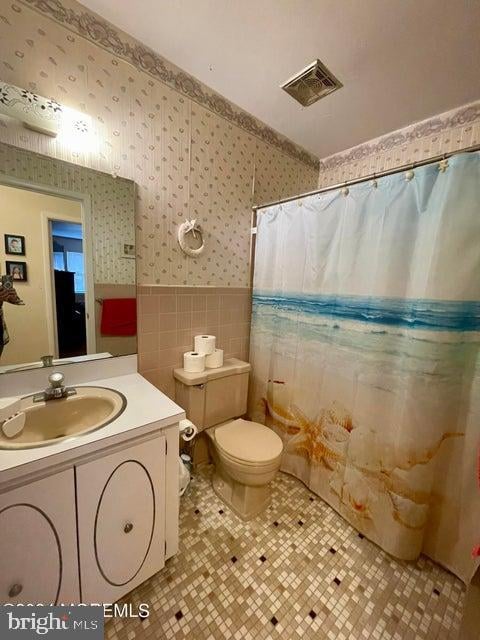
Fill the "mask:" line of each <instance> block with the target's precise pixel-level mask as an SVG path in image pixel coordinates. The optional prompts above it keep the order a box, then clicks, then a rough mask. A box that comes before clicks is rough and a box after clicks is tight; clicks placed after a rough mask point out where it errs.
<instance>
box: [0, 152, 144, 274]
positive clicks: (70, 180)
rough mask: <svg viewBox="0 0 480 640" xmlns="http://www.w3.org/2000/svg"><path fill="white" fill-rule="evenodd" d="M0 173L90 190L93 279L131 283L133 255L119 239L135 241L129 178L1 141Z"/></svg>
mask: <svg viewBox="0 0 480 640" xmlns="http://www.w3.org/2000/svg"><path fill="white" fill-rule="evenodd" d="M0 174H6V175H8V176H12V177H14V178H19V179H21V180H27V181H29V182H34V183H35V184H42V185H47V186H52V187H58V188H60V189H66V190H68V191H76V192H79V193H88V194H90V197H91V204H92V244H93V257H94V261H93V278H94V281H95V282H96V283H104V284H107V283H108V284H135V261H134V260H132V259H131V258H124V257H122V251H123V244H124V243H127V244H134V241H135V225H134V209H135V184H134V183H133V182H132V181H131V180H124V179H123V178H113V177H112V176H111V175H109V174H105V173H101V172H99V171H93V170H92V169H87V168H85V167H80V166H75V165H73V164H70V163H67V162H62V161H60V160H55V159H54V158H48V157H45V156H41V155H39V154H36V153H33V152H31V151H27V150H22V149H17V148H16V147H11V146H9V145H7V144H3V143H1V142H0Z"/></svg>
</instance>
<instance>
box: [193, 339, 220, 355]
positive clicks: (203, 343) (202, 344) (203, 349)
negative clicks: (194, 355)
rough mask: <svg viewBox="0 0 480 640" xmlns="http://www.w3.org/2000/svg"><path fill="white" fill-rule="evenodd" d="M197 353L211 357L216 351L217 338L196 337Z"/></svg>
mask: <svg viewBox="0 0 480 640" xmlns="http://www.w3.org/2000/svg"><path fill="white" fill-rule="evenodd" d="M195 351H197V352H198V353H204V354H205V355H209V354H210V353H213V352H214V351H215V336H195Z"/></svg>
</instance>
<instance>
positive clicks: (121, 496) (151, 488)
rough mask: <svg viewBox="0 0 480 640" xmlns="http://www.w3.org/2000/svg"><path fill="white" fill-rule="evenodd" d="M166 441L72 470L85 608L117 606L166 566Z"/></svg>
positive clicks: (141, 446)
mask: <svg viewBox="0 0 480 640" xmlns="http://www.w3.org/2000/svg"><path fill="white" fill-rule="evenodd" d="M165 458H166V452H165V438H164V437H163V436H160V437H156V438H154V439H152V440H148V441H147V442H143V443H142V444H138V445H135V446H130V447H128V448H126V449H122V450H121V451H119V452H118V453H113V454H110V455H106V456H105V457H103V458H99V459H98V460H94V461H93V462H88V463H86V464H84V465H79V466H78V467H76V474H77V503H78V532H79V534H78V535H79V551H80V580H81V592H82V601H83V602H86V603H88V602H103V603H109V602H115V601H116V600H118V598H120V597H121V596H122V595H124V594H125V593H128V592H129V591H131V590H132V589H133V588H134V587H136V586H137V585H139V584H140V583H141V582H143V581H144V580H146V579H147V578H149V577H150V576H151V575H153V574H154V573H156V572H157V571H159V570H160V569H161V568H162V567H163V565H164V561H165Z"/></svg>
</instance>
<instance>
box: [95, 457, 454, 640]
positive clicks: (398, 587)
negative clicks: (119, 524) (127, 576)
mask: <svg viewBox="0 0 480 640" xmlns="http://www.w3.org/2000/svg"><path fill="white" fill-rule="evenodd" d="M210 474H211V468H206V469H204V470H203V471H201V472H199V473H197V474H196V475H195V477H194V479H193V481H192V484H191V485H190V487H189V489H188V493H187V494H186V495H185V496H184V497H183V498H182V500H181V509H180V551H179V553H178V554H177V556H175V557H174V558H171V559H170V560H169V561H168V562H167V565H166V567H165V568H164V569H163V570H162V571H161V572H159V573H158V574H157V575H155V576H153V578H151V579H150V580H148V581H146V582H145V583H144V584H142V585H141V586H140V587H139V588H137V589H136V590H134V591H133V592H132V593H131V594H129V596H128V597H126V598H125V599H124V601H125V602H133V603H135V604H137V605H138V603H140V602H148V603H150V607H151V614H150V617H149V618H148V619H146V620H145V621H143V622H142V621H140V620H137V619H133V620H125V619H124V620H120V619H115V620H113V621H109V622H108V624H107V626H106V638H107V639H109V640H114V639H118V640H133V639H134V638H141V639H145V640H147V639H151V640H154V639H160V638H162V639H163V638H165V639H166V640H170V639H172V638H175V639H178V638H188V639H191V640H203V639H207V638H209V639H210V638H212V639H214V640H217V639H218V640H221V639H222V640H223V639H224V638H225V639H226V638H233V639H235V640H237V639H238V640H260V639H267V638H268V639H270V638H272V639H275V638H279V639H280V638H281V639H282V640H297V639H298V638H315V639H323V638H325V639H327V640H330V639H332V640H333V639H334V640H347V639H349V640H363V639H364V638H369V639H373V640H380V639H381V640H387V639H390V638H391V639H394V640H410V639H414V638H428V640H435V639H437V638H438V639H442V640H444V639H446V638H450V639H457V638H458V627H459V624H460V617H461V607H462V601H463V596H464V589H463V585H462V583H461V582H460V581H459V580H457V578H455V577H454V576H452V575H451V574H450V573H448V572H446V571H444V570H443V569H441V568H440V567H439V566H437V565H436V564H434V563H433V562H431V561H430V560H428V559H427V558H424V557H422V558H421V559H420V560H419V561H418V562H417V563H416V564H407V563H402V562H398V561H396V560H394V559H393V558H391V557H390V556H388V555H387V554H385V553H383V552H382V551H381V550H380V549H379V548H378V547H377V546H375V545H374V544H373V543H371V542H369V541H368V540H367V539H366V538H364V537H363V536H361V535H359V534H358V533H357V532H356V531H355V529H353V528H352V527H351V526H350V525H348V524H347V523H346V522H345V521H344V520H343V519H342V518H341V517H340V516H339V515H338V514H337V513H336V512H335V511H334V510H333V509H332V508H331V507H329V506H328V505H326V503H325V502H323V501H322V500H321V499H320V498H318V497H316V496H315V495H314V494H312V493H310V491H308V489H306V487H305V486H304V485H303V484H302V483H301V482H299V481H298V480H296V479H295V478H292V477H290V476H288V475H286V474H283V473H280V474H279V475H278V477H277V480H276V481H275V484H274V490H273V499H272V504H271V506H270V507H269V509H268V511H267V512H266V513H264V514H262V515H261V516H259V517H257V518H255V519H254V520H252V521H250V522H248V523H244V522H242V521H241V520H240V519H239V518H237V517H236V516H235V515H234V514H233V513H232V512H231V511H229V510H228V508H227V507H224V506H223V505H222V503H221V502H220V500H219V499H218V498H217V496H216V495H215V494H214V492H213V490H212V488H211V485H210Z"/></svg>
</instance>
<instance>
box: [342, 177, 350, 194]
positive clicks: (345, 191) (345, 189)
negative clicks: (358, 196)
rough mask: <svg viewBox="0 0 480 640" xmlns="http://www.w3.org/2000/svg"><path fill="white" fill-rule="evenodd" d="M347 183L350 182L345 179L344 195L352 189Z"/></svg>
mask: <svg viewBox="0 0 480 640" xmlns="http://www.w3.org/2000/svg"><path fill="white" fill-rule="evenodd" d="M347 184H348V182H347V180H345V186H344V187H343V189H342V194H343V195H344V196H348V194H349V193H350V189H349V188H348V187H347Z"/></svg>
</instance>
